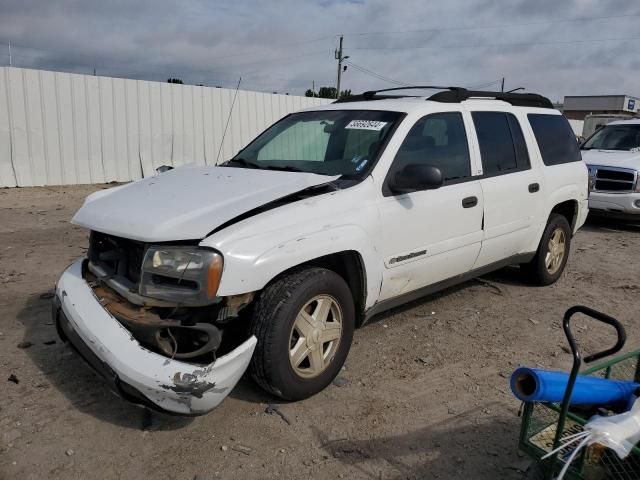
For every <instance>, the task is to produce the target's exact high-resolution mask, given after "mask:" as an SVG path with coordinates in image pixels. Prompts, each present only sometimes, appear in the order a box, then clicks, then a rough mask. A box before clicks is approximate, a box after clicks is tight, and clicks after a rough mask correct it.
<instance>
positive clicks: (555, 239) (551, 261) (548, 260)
mask: <svg viewBox="0 0 640 480" xmlns="http://www.w3.org/2000/svg"><path fill="white" fill-rule="evenodd" d="M566 251H567V237H566V235H565V233H564V230H562V229H561V228H556V229H555V230H554V231H553V233H552V234H551V237H550V238H549V243H548V244H547V254H546V255H545V259H544V264H545V267H546V269H547V272H548V273H549V274H550V275H554V274H555V273H557V272H558V270H560V267H561V266H562V261H563V260H564V256H565V253H566Z"/></svg>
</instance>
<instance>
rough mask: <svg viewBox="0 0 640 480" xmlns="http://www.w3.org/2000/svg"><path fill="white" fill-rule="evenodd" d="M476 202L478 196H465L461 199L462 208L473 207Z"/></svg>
mask: <svg viewBox="0 0 640 480" xmlns="http://www.w3.org/2000/svg"><path fill="white" fill-rule="evenodd" d="M477 204H478V197H467V198H463V199H462V207H463V208H471V207H475V206H476V205H477Z"/></svg>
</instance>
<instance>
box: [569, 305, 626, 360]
mask: <svg viewBox="0 0 640 480" xmlns="http://www.w3.org/2000/svg"><path fill="white" fill-rule="evenodd" d="M576 313H584V314H585V315H586V316H588V317H591V318H593V319H594V320H598V321H599V322H602V323H606V324H607V325H611V326H612V327H613V328H615V329H616V333H617V335H618V340H617V341H616V344H615V345H614V346H613V347H611V348H608V349H607V350H603V351H601V352H598V353H594V354H592V355H589V356H587V357H585V359H584V361H585V363H591V362H593V361H594V360H599V359H601V358H604V357H608V356H609V355H613V354H614V353H617V352H619V351H620V350H622V348H623V347H624V344H625V342H626V341H627V333H626V332H625V330H624V327H623V326H622V324H621V323H620V322H619V321H618V320H616V319H615V318H613V317H610V316H609V315H607V314H604V313H602V312H598V311H597V310H594V309H592V308H589V307H585V306H583V305H576V306H574V307H571V308H569V310H567V311H566V312H565V314H564V318H563V319H562V328H563V330H564V334H565V335H566V336H567V340H568V341H569V346H570V347H571V353H572V354H573V358H574V361H575V362H577V363H580V352H578V346H577V345H576V340H575V337H574V336H573V333H572V332H571V327H570V325H569V323H570V322H571V317H573V316H574V315H575V314H576Z"/></svg>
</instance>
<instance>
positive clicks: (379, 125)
mask: <svg viewBox="0 0 640 480" xmlns="http://www.w3.org/2000/svg"><path fill="white" fill-rule="evenodd" d="M386 124H387V122H378V121H377V120H351V121H350V122H349V123H348V124H347V126H346V127H344V128H349V129H354V130H375V131H380V130H382V129H383V127H384V126H385V125H386Z"/></svg>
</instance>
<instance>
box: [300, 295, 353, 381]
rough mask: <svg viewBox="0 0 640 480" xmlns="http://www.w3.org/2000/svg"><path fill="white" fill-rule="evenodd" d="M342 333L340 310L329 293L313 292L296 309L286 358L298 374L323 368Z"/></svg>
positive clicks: (312, 373)
mask: <svg viewBox="0 0 640 480" xmlns="http://www.w3.org/2000/svg"><path fill="white" fill-rule="evenodd" d="M341 337H342V310H341V309H340V305H338V302H337V301H336V300H335V299H334V298H333V297H331V296H330V295H317V296H315V297H313V298H312V299H311V300H309V301H308V302H307V303H306V304H305V305H304V306H303V307H302V308H301V309H300V311H299V312H298V315H297V316H296V319H295V321H294V322H293V327H292V328H291V333H290V334H289V362H290V364H291V368H293V371H294V372H295V373H296V375H298V376H299V377H302V378H313V377H317V376H318V375H320V374H321V373H322V372H324V371H325V370H326V369H327V367H328V366H329V364H330V363H331V361H332V360H333V357H334V356H335V354H336V352H337V350H338V346H339V344H340V339H341Z"/></svg>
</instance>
